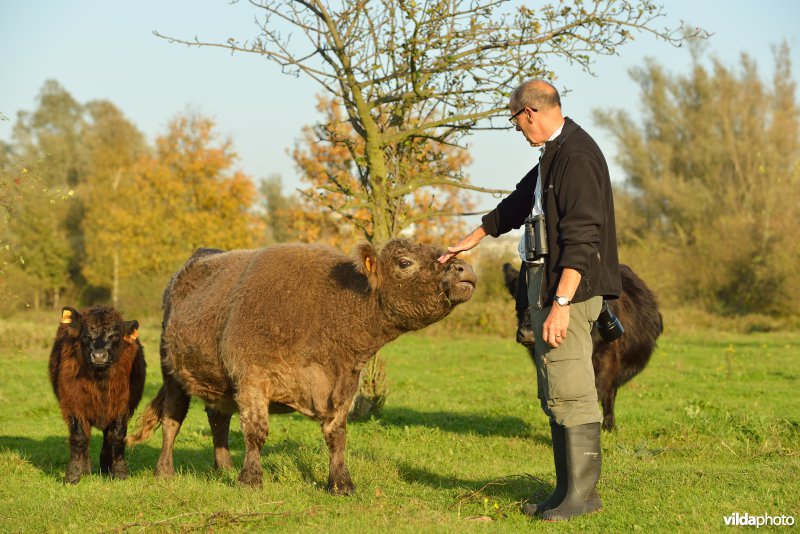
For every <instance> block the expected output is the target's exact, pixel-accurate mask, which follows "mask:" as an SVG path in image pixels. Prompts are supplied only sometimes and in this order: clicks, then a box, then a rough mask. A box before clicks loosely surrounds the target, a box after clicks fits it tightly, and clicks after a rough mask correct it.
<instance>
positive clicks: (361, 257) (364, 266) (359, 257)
mask: <svg viewBox="0 0 800 534" xmlns="http://www.w3.org/2000/svg"><path fill="white" fill-rule="evenodd" d="M354 263H355V266H356V270H357V271H358V272H360V273H361V274H363V275H364V276H366V277H367V280H369V287H371V288H372V290H373V291H375V290H376V289H378V287H380V285H381V269H380V260H379V259H378V251H376V250H375V247H373V246H372V245H370V244H369V243H361V244H360V245H358V246H357V247H356V260H355V262H354Z"/></svg>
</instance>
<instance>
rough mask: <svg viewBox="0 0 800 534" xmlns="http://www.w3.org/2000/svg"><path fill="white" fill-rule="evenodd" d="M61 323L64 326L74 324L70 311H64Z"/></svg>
mask: <svg viewBox="0 0 800 534" xmlns="http://www.w3.org/2000/svg"><path fill="white" fill-rule="evenodd" d="M61 322H62V323H64V324H69V323H71V322H72V312H71V311H69V310H64V311H63V312H61Z"/></svg>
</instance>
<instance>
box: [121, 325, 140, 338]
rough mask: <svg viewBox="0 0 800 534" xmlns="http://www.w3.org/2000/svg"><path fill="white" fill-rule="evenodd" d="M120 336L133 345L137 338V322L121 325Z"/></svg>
mask: <svg viewBox="0 0 800 534" xmlns="http://www.w3.org/2000/svg"><path fill="white" fill-rule="evenodd" d="M122 335H123V336H124V337H125V341H127V342H128V343H134V342H135V341H136V338H137V337H139V321H135V320H134V321H125V322H124V323H122Z"/></svg>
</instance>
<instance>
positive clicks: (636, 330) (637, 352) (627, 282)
mask: <svg viewBox="0 0 800 534" xmlns="http://www.w3.org/2000/svg"><path fill="white" fill-rule="evenodd" d="M619 267H620V269H619V270H620V276H621V277H622V293H621V294H620V297H619V299H617V300H611V301H608V305H609V308H610V309H611V312H612V313H613V314H614V315H616V316H617V318H618V319H619V320H620V322H621V323H622V325H623V327H624V329H625V333H624V334H623V335H622V336H621V337H620V338H618V339H616V340H615V341H611V342H607V341H603V340H602V339H601V338H600V335H599V334H598V333H597V331H596V329H595V330H593V331H592V342H593V343H594V350H593V352H592V364H593V366H594V377H595V386H596V387H597V398H598V399H599V400H600V403H601V404H602V406H603V429H604V430H614V429H615V428H616V421H615V419H614V402H615V400H616V398H617V390H618V389H619V388H620V387H621V386H622V385H623V384H625V383H626V382H628V381H629V380H630V379H631V378H633V377H634V376H636V375H637V374H639V373H640V372H641V371H642V369H644V368H645V366H646V365H647V362H649V361H650V356H651V355H652V354H653V350H655V347H656V340H657V339H658V336H659V335H661V332H663V331H664V326H663V323H662V320H661V313H659V311H658V302H657V301H656V297H655V295H654V294H653V292H652V291H650V289H649V288H648V287H647V285H646V284H645V283H644V281H643V280H642V279H641V278H639V277H638V276H636V273H634V272H633V270H632V269H631V268H630V267H628V266H627V265H620V266H619ZM503 274H504V276H505V282H506V288H507V289H508V291H509V292H510V293H511V295H512V296H517V295H518V291H517V290H518V283H519V271H517V270H516V269H514V268H513V267H512V266H511V264H509V263H506V264H505V265H503ZM528 313H529V312H528V308H527V307H525V305H522V306H518V307H517V323H518V324H519V325H520V326H521V325H522V324H523V322H524V321H525V319H526V317H527V316H528ZM528 325H530V321H528ZM533 350H534V349H533V347H530V346H529V347H528V351H529V352H530V355H531V358H533Z"/></svg>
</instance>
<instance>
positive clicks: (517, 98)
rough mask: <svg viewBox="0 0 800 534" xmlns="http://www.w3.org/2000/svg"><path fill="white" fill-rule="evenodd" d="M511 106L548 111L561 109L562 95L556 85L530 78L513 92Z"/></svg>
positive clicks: (513, 107)
mask: <svg viewBox="0 0 800 534" xmlns="http://www.w3.org/2000/svg"><path fill="white" fill-rule="evenodd" d="M509 107H510V108H512V109H522V108H531V109H535V110H539V111H547V110H550V109H553V108H556V109H558V110H560V109H561V97H560V96H558V91H557V90H556V88H555V87H553V86H552V85H550V84H549V83H547V82H546V81H544V80H528V81H526V82H523V83H522V84H520V85H519V86H518V87H517V88H516V89H514V91H513V92H512V93H511V99H510V105H509Z"/></svg>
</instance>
